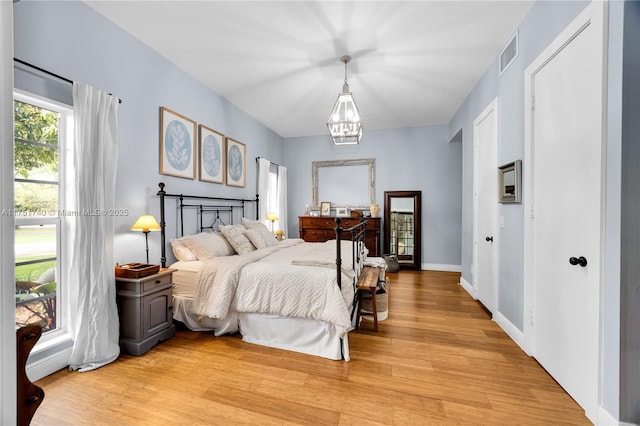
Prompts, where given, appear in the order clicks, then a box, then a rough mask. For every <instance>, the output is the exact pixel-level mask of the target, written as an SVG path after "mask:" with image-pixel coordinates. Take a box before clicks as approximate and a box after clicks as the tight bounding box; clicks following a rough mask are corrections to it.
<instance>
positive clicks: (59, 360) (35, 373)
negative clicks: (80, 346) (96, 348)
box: [26, 347, 73, 382]
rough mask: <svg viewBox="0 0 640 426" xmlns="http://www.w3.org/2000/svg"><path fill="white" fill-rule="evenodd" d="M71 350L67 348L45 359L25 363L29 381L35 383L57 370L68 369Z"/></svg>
mask: <svg viewBox="0 0 640 426" xmlns="http://www.w3.org/2000/svg"><path fill="white" fill-rule="evenodd" d="M72 349H73V348H71V347H69V348H66V349H63V350H61V351H58V352H55V353H53V354H51V355H49V356H47V357H45V358H42V359H39V360H38V361H35V362H27V367H26V370H27V376H28V377H29V380H31V381H32V382H35V381H36V380H40V379H42V378H43V377H46V376H48V375H49V374H53V373H55V372H56V371H58V370H62V369H63V368H66V367H68V366H69V360H70V359H71V350H72Z"/></svg>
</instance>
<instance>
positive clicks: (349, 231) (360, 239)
mask: <svg viewBox="0 0 640 426" xmlns="http://www.w3.org/2000/svg"><path fill="white" fill-rule="evenodd" d="M158 187H159V188H160V190H159V191H158V192H157V195H158V197H159V198H160V241H161V245H162V248H161V253H162V257H161V262H162V267H163V268H165V267H166V265H167V253H166V250H167V247H166V222H165V199H166V198H176V199H178V200H179V205H178V208H179V210H180V236H183V235H184V210H185V208H190V209H197V211H198V213H199V215H200V226H199V227H200V231H201V232H202V231H203V230H204V229H212V228H213V227H214V225H215V221H214V224H213V225H211V226H204V222H203V215H204V213H207V212H211V213H213V212H215V213H216V217H217V218H219V213H220V212H221V211H226V212H230V215H229V217H230V218H231V220H233V212H234V209H242V217H244V213H245V205H246V204H247V203H255V204H256V208H255V210H256V220H258V219H259V217H258V210H259V209H258V207H259V205H260V204H259V197H258V195H257V194H256V198H255V199H244V198H223V197H208V196H202V195H185V194H169V193H167V192H166V191H165V190H164V188H165V184H164V183H163V182H160V183H159V184H158ZM185 200H199V203H198V204H187V203H185ZM211 202H215V203H220V202H223V203H225V205H211V204H208V203H211ZM203 203H204V204H203ZM216 221H217V219H216ZM335 221H336V227H335V228H334V231H335V233H336V280H337V284H338V288H340V289H342V245H341V241H342V240H345V239H347V240H351V241H352V242H353V243H354V244H353V245H352V247H353V248H352V253H351V255H352V262H353V263H352V264H353V265H354V270H355V271H354V272H355V278H354V281H353V283H352V285H353V286H354V291H355V285H356V282H357V280H358V277H359V275H360V272H361V271H362V263H361V260H362V259H361V254H362V252H363V247H364V246H365V241H364V237H365V228H366V225H367V221H366V220H362V221H361V222H359V223H358V224H356V225H354V226H352V227H350V228H342V226H340V224H341V222H342V219H341V218H339V217H336V219H335ZM357 303H358V300H357V297H355V295H354V299H353V311H352V319H353V312H355V309H356V304H357ZM340 340H341V342H342V340H343V339H342V338H341V339H340ZM342 349H343V348H342V344H341V346H340V351H341V352H342ZM342 356H343V358H344V354H343V355H342Z"/></svg>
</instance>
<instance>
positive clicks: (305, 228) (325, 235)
mask: <svg viewBox="0 0 640 426" xmlns="http://www.w3.org/2000/svg"><path fill="white" fill-rule="evenodd" d="M360 220H366V221H367V226H366V229H365V245H366V246H367V248H368V249H369V256H372V257H379V256H380V253H381V251H380V218H379V217H367V218H363V219H358V218H352V217H344V218H342V223H341V226H342V228H345V229H346V228H350V227H352V226H354V225H356V224H358V223H359V222H360ZM335 227H336V221H335V217H311V216H298V228H299V229H300V238H302V239H303V240H305V241H307V242H311V243H321V242H324V241H327V240H335V238H336V231H334V229H335ZM343 237H344V238H351V236H350V235H349V234H346V233H345V234H343Z"/></svg>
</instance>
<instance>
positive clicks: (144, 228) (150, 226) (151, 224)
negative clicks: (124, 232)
mask: <svg viewBox="0 0 640 426" xmlns="http://www.w3.org/2000/svg"><path fill="white" fill-rule="evenodd" d="M131 230H132V231H139V232H144V239H145V244H146V249H147V264H149V232H151V231H159V230H160V225H158V222H156V218H155V217H153V216H152V215H150V214H143V215H142V216H140V217H139V218H138V220H136V223H134V224H133V226H132V227H131Z"/></svg>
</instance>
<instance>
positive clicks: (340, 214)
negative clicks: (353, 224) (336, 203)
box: [336, 207, 349, 217]
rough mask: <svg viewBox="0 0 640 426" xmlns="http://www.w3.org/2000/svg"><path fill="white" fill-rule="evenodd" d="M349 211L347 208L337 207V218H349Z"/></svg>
mask: <svg viewBox="0 0 640 426" xmlns="http://www.w3.org/2000/svg"><path fill="white" fill-rule="evenodd" d="M348 216H349V211H348V210H347V208H346V207H336V217H348Z"/></svg>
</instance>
